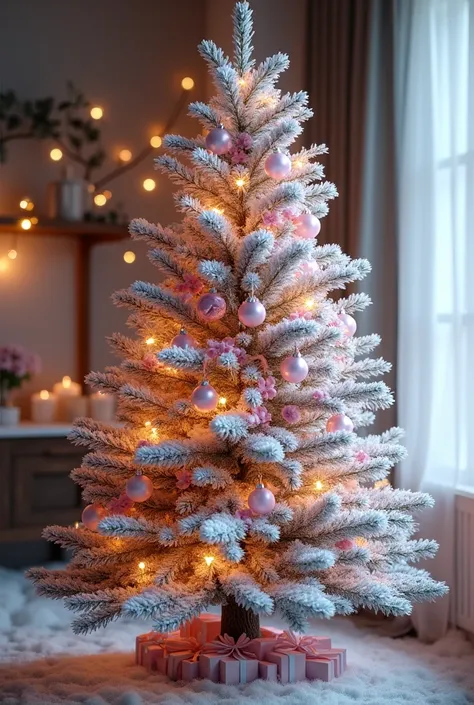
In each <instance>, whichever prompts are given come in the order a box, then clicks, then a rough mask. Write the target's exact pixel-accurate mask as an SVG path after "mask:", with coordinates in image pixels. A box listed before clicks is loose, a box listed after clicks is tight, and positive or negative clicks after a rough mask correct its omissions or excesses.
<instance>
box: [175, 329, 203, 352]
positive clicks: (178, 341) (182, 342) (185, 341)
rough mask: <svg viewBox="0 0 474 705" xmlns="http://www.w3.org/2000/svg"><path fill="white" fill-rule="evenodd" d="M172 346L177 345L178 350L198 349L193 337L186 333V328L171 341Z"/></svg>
mask: <svg viewBox="0 0 474 705" xmlns="http://www.w3.org/2000/svg"><path fill="white" fill-rule="evenodd" d="M171 345H175V346H176V347H177V348H195V347H197V345H196V341H195V340H194V338H193V337H192V336H191V335H188V334H187V333H186V329H185V328H181V330H180V331H179V333H178V335H175V336H174V338H173V340H172V341H171Z"/></svg>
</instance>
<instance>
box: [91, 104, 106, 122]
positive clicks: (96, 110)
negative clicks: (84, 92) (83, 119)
mask: <svg viewBox="0 0 474 705" xmlns="http://www.w3.org/2000/svg"><path fill="white" fill-rule="evenodd" d="M103 115H104V111H103V110H102V108H101V107H99V106H98V105H96V106H94V107H93V108H91V118H92V119H93V120H100V118H101V117H103Z"/></svg>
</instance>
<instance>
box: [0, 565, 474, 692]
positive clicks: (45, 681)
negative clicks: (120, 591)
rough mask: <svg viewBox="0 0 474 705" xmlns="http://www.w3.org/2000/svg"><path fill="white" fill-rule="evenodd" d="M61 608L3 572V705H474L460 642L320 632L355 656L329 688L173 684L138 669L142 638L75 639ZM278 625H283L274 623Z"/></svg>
mask: <svg viewBox="0 0 474 705" xmlns="http://www.w3.org/2000/svg"><path fill="white" fill-rule="evenodd" d="M70 619H71V614H70V613H69V612H67V611H66V610H65V609H64V608H63V607H62V604H61V603H57V602H53V601H50V600H46V599H44V598H38V597H36V596H35V595H34V592H33V589H32V587H31V585H29V584H28V583H27V582H26V580H25V579H24V578H23V576H22V575H21V574H20V573H16V572H14V571H7V570H5V569H1V568H0V661H2V663H1V664H0V703H2V705H56V704H57V703H67V704H68V705H107V704H109V705H144V704H145V703H153V704H156V703H160V705H183V703H191V704H192V705H216V704H217V703H219V704H220V703H223V704H226V705H244V704H245V705H273V704H275V705H467V704H468V703H474V650H473V647H472V646H471V645H470V643H469V642H468V641H466V640H465V639H464V637H463V636H462V635H461V634H460V633H459V632H454V631H453V632H451V633H450V634H449V635H448V636H447V637H446V638H444V639H443V640H442V641H440V642H438V643H437V644H436V645H433V646H426V645H422V644H420V643H419V642H418V641H416V640H415V639H411V638H405V639H397V640H392V639H389V638H387V637H382V636H378V635H377V634H376V633H374V631H366V630H365V629H360V628H358V627H357V626H355V625H354V623H353V622H351V621H349V620H347V619H345V620H331V621H330V622H322V623H318V624H315V625H314V630H313V631H314V632H315V633H318V634H320V635H329V636H331V637H332V638H333V643H334V644H335V646H344V647H346V648H347V650H348V664H349V666H348V670H347V671H346V673H345V674H344V675H343V676H342V677H341V678H338V679H336V680H334V681H332V682H331V683H321V682H318V681H314V682H312V683H310V682H303V683H296V684H293V685H285V686H281V685H279V684H277V683H268V682H264V681H255V682H254V683H250V684H249V685H247V686H240V687H235V686H224V685H218V684H215V683H211V682H210V681H195V682H194V683H191V684H190V683H186V684H183V683H170V682H169V681H166V680H165V679H164V677H163V676H158V675H148V674H147V673H146V672H145V671H144V670H143V669H142V668H140V667H137V666H135V664H134V656H133V653H132V651H133V649H134V640H135V636H136V635H137V634H139V633H141V632H143V631H148V628H147V627H146V626H145V625H143V624H139V625H137V624H136V623H133V624H132V623H126V622H117V623H114V624H113V625H111V626H110V627H108V628H107V629H105V630H102V631H100V632H98V633H94V634H91V635H89V636H86V637H84V636H82V637H77V636H74V634H73V633H72V632H71V630H70V629H69V626H68V625H69V622H70ZM271 623H272V624H275V625H277V622H276V621H275V620H271Z"/></svg>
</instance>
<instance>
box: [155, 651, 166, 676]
mask: <svg viewBox="0 0 474 705" xmlns="http://www.w3.org/2000/svg"><path fill="white" fill-rule="evenodd" d="M168 660H169V654H167V653H165V655H164V656H163V658H159V659H157V661H156V670H157V671H158V673H162V674H163V675H164V676H166V675H167V674H168Z"/></svg>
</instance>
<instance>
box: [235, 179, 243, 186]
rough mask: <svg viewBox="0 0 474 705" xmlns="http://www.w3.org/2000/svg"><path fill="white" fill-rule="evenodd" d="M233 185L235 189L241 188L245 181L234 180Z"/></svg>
mask: <svg viewBox="0 0 474 705" xmlns="http://www.w3.org/2000/svg"><path fill="white" fill-rule="evenodd" d="M235 185H236V186H237V188H242V187H243V186H245V179H236V180H235Z"/></svg>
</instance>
